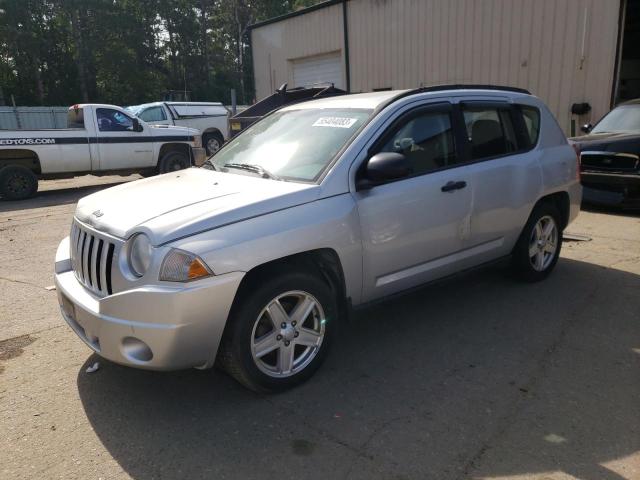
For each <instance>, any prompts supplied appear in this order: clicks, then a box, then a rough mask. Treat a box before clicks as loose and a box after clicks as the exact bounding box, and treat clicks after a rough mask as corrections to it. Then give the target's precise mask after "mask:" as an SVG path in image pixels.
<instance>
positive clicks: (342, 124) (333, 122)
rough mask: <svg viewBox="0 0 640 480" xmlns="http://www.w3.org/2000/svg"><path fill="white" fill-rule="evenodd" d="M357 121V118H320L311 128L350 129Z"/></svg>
mask: <svg viewBox="0 0 640 480" xmlns="http://www.w3.org/2000/svg"><path fill="white" fill-rule="evenodd" d="M357 121H358V119H357V118H345V117H320V118H319V119H318V120H316V121H315V122H314V124H313V125H312V127H333V128H351V127H352V126H353V124H354V123H356V122H357Z"/></svg>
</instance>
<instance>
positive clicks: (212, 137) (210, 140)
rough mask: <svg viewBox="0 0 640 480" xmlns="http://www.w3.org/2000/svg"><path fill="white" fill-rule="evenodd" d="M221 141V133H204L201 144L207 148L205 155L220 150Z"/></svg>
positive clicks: (222, 140) (222, 141)
mask: <svg viewBox="0 0 640 480" xmlns="http://www.w3.org/2000/svg"><path fill="white" fill-rule="evenodd" d="M223 143H224V139H223V138H222V135H220V134H219V133H217V132H213V133H205V134H204V135H203V136H202V145H203V146H204V148H205V149H206V150H207V155H209V156H211V155H213V154H214V153H216V152H217V151H218V150H220V147H222V144H223Z"/></svg>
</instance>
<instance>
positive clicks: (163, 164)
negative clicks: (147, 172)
mask: <svg viewBox="0 0 640 480" xmlns="http://www.w3.org/2000/svg"><path fill="white" fill-rule="evenodd" d="M189 165H190V162H189V156H188V155H187V154H186V153H184V152H169V153H167V154H166V155H165V156H164V157H162V159H160V165H159V166H158V171H159V172H160V173H169V172H175V171H177V170H182V169H185V168H189Z"/></svg>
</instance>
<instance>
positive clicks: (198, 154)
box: [191, 147, 207, 167]
mask: <svg viewBox="0 0 640 480" xmlns="http://www.w3.org/2000/svg"><path fill="white" fill-rule="evenodd" d="M191 155H192V156H193V164H194V165H195V166H196V167H200V166H201V165H202V164H203V163H204V162H205V160H206V159H207V151H206V150H205V149H204V148H202V147H191Z"/></svg>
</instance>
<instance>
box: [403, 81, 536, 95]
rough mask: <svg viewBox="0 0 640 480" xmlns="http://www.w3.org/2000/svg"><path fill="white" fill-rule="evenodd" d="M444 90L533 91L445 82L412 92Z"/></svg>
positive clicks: (528, 93) (528, 92)
mask: <svg viewBox="0 0 640 480" xmlns="http://www.w3.org/2000/svg"><path fill="white" fill-rule="evenodd" d="M442 90H498V91H505V92H515V93H524V94H526V95H531V92H530V91H529V90H525V89H524V88H518V87H504V86H502V85H470V84H459V83H454V84H451V85H447V84H443V85H431V86H428V87H419V88H416V89H414V90H412V91H411V93H421V92H439V91H442Z"/></svg>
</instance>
